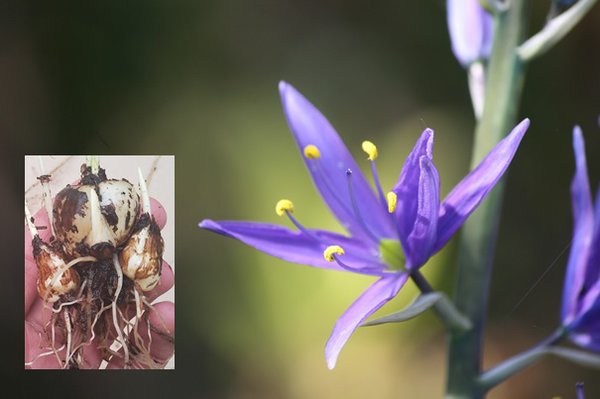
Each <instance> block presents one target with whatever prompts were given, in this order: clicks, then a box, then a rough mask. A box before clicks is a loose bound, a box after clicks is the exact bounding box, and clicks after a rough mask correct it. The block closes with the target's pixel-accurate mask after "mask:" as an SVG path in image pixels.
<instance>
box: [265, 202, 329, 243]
mask: <svg viewBox="0 0 600 399" xmlns="http://www.w3.org/2000/svg"><path fill="white" fill-rule="evenodd" d="M292 212H294V204H293V203H292V201H290V200H286V199H282V200H279V201H278V202H277V205H275V213H277V215H279V216H283V214H286V215H287V217H288V218H289V219H290V221H291V222H292V223H293V224H294V226H296V228H297V229H298V230H300V231H301V232H302V233H304V234H305V235H306V236H308V237H310V238H312V239H313V240H315V241H317V242H319V243H321V244H322V243H323V242H322V241H321V240H320V239H319V237H317V236H316V235H315V234H313V233H312V232H310V231H309V230H308V229H307V228H306V227H304V226H302V224H301V223H300V222H299V221H298V220H297V219H296V218H295V217H294V215H292Z"/></svg>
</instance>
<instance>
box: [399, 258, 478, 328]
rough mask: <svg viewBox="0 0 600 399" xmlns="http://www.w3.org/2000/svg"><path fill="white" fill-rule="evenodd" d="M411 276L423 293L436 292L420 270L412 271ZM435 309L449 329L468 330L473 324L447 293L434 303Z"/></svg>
mask: <svg viewBox="0 0 600 399" xmlns="http://www.w3.org/2000/svg"><path fill="white" fill-rule="evenodd" d="M410 277H411V278H412V280H413V282H414V283H415V285H416V286H417V287H418V288H419V290H420V291H421V292H422V293H423V294H428V293H431V292H434V290H433V288H432V287H431V285H429V282H428V281H427V280H426V279H425V277H424V276H423V275H422V274H421V272H420V271H418V270H414V271H412V272H411V273H410ZM433 309H434V310H435V312H436V313H437V315H438V316H439V317H440V319H442V321H443V322H444V324H446V326H447V327H448V330H457V331H467V330H469V329H470V328H471V327H472V326H473V324H472V323H471V321H470V320H469V319H468V318H467V317H465V316H464V315H463V314H461V313H460V312H459V311H458V309H456V307H455V306H454V304H453V303H452V302H451V301H450V300H449V299H448V297H447V296H446V295H445V294H441V296H440V298H439V300H437V301H436V302H435V304H434V305H433Z"/></svg>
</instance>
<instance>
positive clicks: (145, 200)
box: [138, 167, 152, 216]
mask: <svg viewBox="0 0 600 399" xmlns="http://www.w3.org/2000/svg"><path fill="white" fill-rule="evenodd" d="M138 178H139V180H140V182H139V184H140V193H141V194H142V195H141V197H142V211H143V212H144V213H147V214H148V215H149V216H151V215H152V210H151V209H150V195H148V187H147V186H146V180H144V176H143V175H142V170H141V169H140V168H139V167H138Z"/></svg>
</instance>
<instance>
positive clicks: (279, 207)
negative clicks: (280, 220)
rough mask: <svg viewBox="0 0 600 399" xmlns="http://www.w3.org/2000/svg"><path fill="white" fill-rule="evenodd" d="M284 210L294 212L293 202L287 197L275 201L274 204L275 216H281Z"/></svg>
mask: <svg viewBox="0 0 600 399" xmlns="http://www.w3.org/2000/svg"><path fill="white" fill-rule="evenodd" d="M286 212H290V213H291V212H294V203H293V202H292V201H290V200H287V199H281V200H279V201H277V204H276V205H275V213H276V214H277V216H283V215H284V214H285V213H286Z"/></svg>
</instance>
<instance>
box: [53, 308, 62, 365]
mask: <svg viewBox="0 0 600 399" xmlns="http://www.w3.org/2000/svg"><path fill="white" fill-rule="evenodd" d="M51 336H52V343H51V345H52V351H53V352H54V355H55V356H56V360H57V361H58V364H62V360H61V359H60V356H59V355H58V351H59V350H60V349H56V331H55V329H54V318H53V319H52V324H51Z"/></svg>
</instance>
